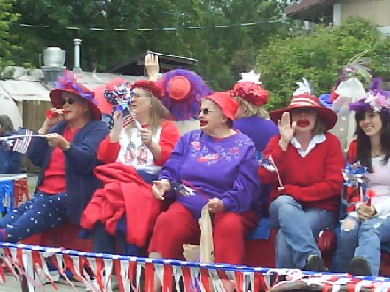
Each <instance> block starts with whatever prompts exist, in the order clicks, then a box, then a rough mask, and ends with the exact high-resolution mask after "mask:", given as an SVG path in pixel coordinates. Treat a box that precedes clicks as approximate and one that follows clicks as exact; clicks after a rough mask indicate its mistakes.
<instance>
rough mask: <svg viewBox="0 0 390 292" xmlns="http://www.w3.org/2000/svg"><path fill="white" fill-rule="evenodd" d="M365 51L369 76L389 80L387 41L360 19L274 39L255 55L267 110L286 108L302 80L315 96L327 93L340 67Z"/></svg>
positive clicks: (388, 44)
mask: <svg viewBox="0 0 390 292" xmlns="http://www.w3.org/2000/svg"><path fill="white" fill-rule="evenodd" d="M365 51H366V52H367V53H366V54H365V56H364V57H365V58H368V59H370V60H371V62H370V65H369V67H370V68H371V69H372V73H373V75H374V76H383V77H390V71H389V65H390V40H389V39H384V38H382V37H381V36H380V33H379V32H378V30H377V29H376V27H374V26H372V25H371V24H369V23H368V22H366V21H364V20H359V19H351V20H349V21H348V22H346V23H345V24H343V25H342V26H339V27H329V26H322V25H317V26H316V27H315V28H314V33H312V34H299V35H295V36H291V37H288V38H283V37H282V38H280V37H275V38H274V39H273V40H272V41H271V43H270V45H269V47H268V48H267V49H265V50H263V51H262V52H261V53H260V54H259V56H258V69H259V71H260V72H261V73H262V80H263V85H264V87H265V88H268V89H269V90H270V91H271V98H270V102H269V104H268V107H269V109H275V108H279V107H282V106H284V105H286V104H287V103H288V101H289V100H290V98H291V94H292V92H293V91H294V90H295V89H296V82H297V81H300V80H301V78H302V77H305V78H307V79H308V80H309V82H311V83H312V84H313V87H314V89H315V94H316V95H317V96H318V95H320V94H322V93H328V92H330V90H331V88H332V86H333V84H334V83H335V81H336V79H337V74H338V71H339V70H340V68H341V67H343V66H345V65H346V64H347V63H348V61H349V60H350V59H351V58H352V57H354V56H356V55H358V54H359V53H362V52H365Z"/></svg>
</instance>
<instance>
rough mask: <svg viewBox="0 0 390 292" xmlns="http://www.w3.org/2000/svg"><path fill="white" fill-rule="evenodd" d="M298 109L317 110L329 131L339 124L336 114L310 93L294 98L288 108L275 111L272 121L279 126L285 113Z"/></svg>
mask: <svg viewBox="0 0 390 292" xmlns="http://www.w3.org/2000/svg"><path fill="white" fill-rule="evenodd" d="M298 108H311V109H313V110H315V111H316V112H317V114H318V117H319V118H320V119H321V120H322V121H323V122H324V123H325V125H326V128H327V130H330V129H332V128H333V127H334V125H335V124H336V122H337V115H336V113H335V112H334V111H333V110H331V109H329V108H327V107H324V106H322V105H321V104H320V103H319V101H318V99H317V98H316V97H314V96H312V95H310V94H308V93H303V94H299V95H295V96H293V97H292V98H291V101H290V104H289V105H288V107H285V108H281V109H278V110H274V111H272V112H270V113H269V115H270V118H271V120H272V121H274V122H275V123H276V124H277V122H278V120H280V118H281V117H282V114H283V113H284V112H291V111H292V110H293V109H298Z"/></svg>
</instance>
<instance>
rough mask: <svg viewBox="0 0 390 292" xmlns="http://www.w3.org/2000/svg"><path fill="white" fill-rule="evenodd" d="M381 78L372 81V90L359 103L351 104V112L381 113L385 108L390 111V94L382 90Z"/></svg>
mask: <svg viewBox="0 0 390 292" xmlns="http://www.w3.org/2000/svg"><path fill="white" fill-rule="evenodd" d="M381 82H382V79H381V78H374V79H373V80H372V83H371V86H370V90H369V91H368V92H367V94H366V95H365V96H364V97H363V98H362V99H360V100H359V101H358V102H354V103H351V104H350V105H349V110H351V111H368V110H372V111H374V112H380V111H381V110H382V109H383V108H386V109H387V110H388V111H389V109H390V102H389V97H390V92H389V91H386V90H383V89H381V88H380V84H381Z"/></svg>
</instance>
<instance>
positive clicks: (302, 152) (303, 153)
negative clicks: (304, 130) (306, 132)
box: [290, 134, 326, 157]
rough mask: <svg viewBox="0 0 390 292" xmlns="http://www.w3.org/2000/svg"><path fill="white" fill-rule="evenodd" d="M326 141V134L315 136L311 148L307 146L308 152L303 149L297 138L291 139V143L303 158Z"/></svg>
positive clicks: (310, 144)
mask: <svg viewBox="0 0 390 292" xmlns="http://www.w3.org/2000/svg"><path fill="white" fill-rule="evenodd" d="M325 140H326V136H325V135H324V134H318V135H314V136H313V138H311V140H310V142H309V146H307V148H306V150H303V149H302V145H301V143H299V142H298V140H297V139H296V138H295V137H293V138H292V139H291V142H290V143H291V144H292V145H293V146H294V147H295V148H296V149H297V150H298V153H299V155H301V156H302V157H306V156H307V155H308V154H309V152H310V151H311V150H313V149H314V147H315V146H316V145H317V144H320V143H322V142H324V141H325Z"/></svg>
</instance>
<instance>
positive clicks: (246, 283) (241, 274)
mask: <svg viewBox="0 0 390 292" xmlns="http://www.w3.org/2000/svg"><path fill="white" fill-rule="evenodd" d="M0 248H2V249H3V251H4V253H3V254H2V255H1V257H2V259H3V260H4V262H5V264H6V266H7V267H8V268H10V270H11V273H12V274H13V275H14V276H15V277H16V278H19V277H18V276H19V275H23V276H25V277H26V278H27V279H28V281H29V283H32V285H31V287H32V288H35V287H38V286H40V285H39V283H37V282H36V281H34V279H33V276H34V273H36V272H37V271H38V270H41V271H44V274H45V275H46V276H47V277H50V275H49V273H48V269H47V266H46V260H45V258H46V257H48V258H50V259H52V260H53V259H54V262H55V266H57V267H58V269H59V271H60V273H61V274H64V269H63V268H61V267H64V266H65V267H66V268H68V269H70V270H71V271H72V273H74V274H75V275H77V277H80V280H81V281H82V282H83V283H84V285H85V286H86V287H88V288H92V289H91V290H92V291H110V289H111V275H112V274H113V268H114V270H115V274H116V275H120V277H119V278H120V279H121V280H120V281H121V283H120V285H119V286H120V290H121V291H126V292H127V291H130V287H131V288H132V289H133V290H134V291H150V289H152V288H153V283H154V279H155V278H156V277H157V278H158V279H160V280H162V291H164V292H166V291H172V284H173V283H172V278H173V279H174V280H175V286H176V287H177V288H179V289H180V280H181V279H182V280H183V283H184V287H185V291H199V292H201V291H210V290H211V289H215V291H224V290H227V289H228V288H234V289H236V290H237V291H247V290H248V289H249V287H252V290H253V291H258V290H262V291H264V290H268V289H269V288H272V286H274V285H270V277H271V276H272V277H276V276H285V278H286V279H287V283H288V282H291V283H293V282H294V281H295V282H304V283H306V284H307V285H308V286H313V285H318V286H319V287H323V288H324V289H327V290H330V289H331V290H332V291H339V290H340V289H341V288H343V289H344V288H345V287H347V288H348V289H349V290H348V291H362V290H363V289H367V288H368V289H372V290H375V291H386V290H387V289H389V288H390V279H389V278H383V277H354V278H352V277H351V276H349V275H347V274H332V273H317V272H306V271H300V270H296V269H295V270H291V269H273V268H254V267H247V266H235V265H228V264H205V263H194V262H185V261H179V260H166V259H150V258H139V257H129V256H120V255H112V254H96V253H86V252H77V251H73V250H64V249H60V248H58V249H55V248H46V247H40V246H31V245H23V244H11V243H0ZM28 265H29V266H32V267H33V268H34V271H33V273H31V271H29V269H26V266H28ZM86 266H88V267H90V268H91V270H93V273H94V274H95V275H96V279H97V282H98V287H97V286H96V285H95V287H93V285H92V284H93V283H92V281H91V278H90V277H89V276H88V275H87V274H86V272H85V271H84V270H85V267H86ZM118 270H119V271H118ZM142 270H144V271H145V286H144V287H141V285H140V278H141V272H142ZM24 271H26V272H24ZM99 275H100V276H99ZM134 277H135V278H134ZM0 279H1V280H2V281H6V277H5V275H4V269H3V268H2V267H1V268H0ZM50 281H51V282H53V281H52V280H51V279H50ZM134 282H135V283H134ZM134 284H135V285H134ZM282 284H283V283H281V284H280V285H282ZM52 285H53V287H56V285H55V284H54V283H52ZM275 288H276V287H275ZM141 289H142V290H141Z"/></svg>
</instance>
